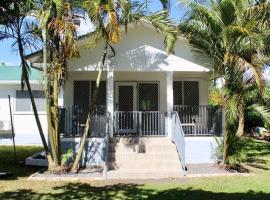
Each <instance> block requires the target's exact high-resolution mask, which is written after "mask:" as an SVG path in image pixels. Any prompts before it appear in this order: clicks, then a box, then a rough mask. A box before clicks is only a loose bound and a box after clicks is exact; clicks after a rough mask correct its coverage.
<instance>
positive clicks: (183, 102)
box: [173, 78, 200, 106]
mask: <svg viewBox="0 0 270 200" xmlns="http://www.w3.org/2000/svg"><path fill="white" fill-rule="evenodd" d="M176 81H181V82H182V84H181V85H182V99H181V100H182V104H181V106H188V105H185V92H184V89H185V88H184V82H189V81H194V82H198V106H200V79H196V78H174V79H173V83H174V82H176ZM173 105H174V106H177V105H178V104H174V102H173Z"/></svg>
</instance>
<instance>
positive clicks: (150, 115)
mask: <svg viewBox="0 0 270 200" xmlns="http://www.w3.org/2000/svg"><path fill="white" fill-rule="evenodd" d="M165 115H166V114H165V112H160V111H128V112H126V111H115V112H114V122H113V123H114V136H165V135H166V134H165Z"/></svg>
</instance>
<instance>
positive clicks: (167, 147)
mask: <svg viewBox="0 0 270 200" xmlns="http://www.w3.org/2000/svg"><path fill="white" fill-rule="evenodd" d="M108 150H109V152H118V151H119V152H138V153H148V152H168V151H176V147H175V145H174V144H163V145H148V144H147V145H132V146H124V145H121V146H120V145H118V146H114V145H109V149H108Z"/></svg>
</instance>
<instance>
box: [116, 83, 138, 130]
mask: <svg viewBox="0 0 270 200" xmlns="http://www.w3.org/2000/svg"><path fill="white" fill-rule="evenodd" d="M115 86H116V88H115V89H116V91H115V93H116V96H115V110H116V114H115V133H116V134H118V135H134V134H136V130H137V126H136V119H137V116H136V113H135V112H133V111H135V110H137V89H136V88H137V83H134V82H118V83H116V84H115Z"/></svg>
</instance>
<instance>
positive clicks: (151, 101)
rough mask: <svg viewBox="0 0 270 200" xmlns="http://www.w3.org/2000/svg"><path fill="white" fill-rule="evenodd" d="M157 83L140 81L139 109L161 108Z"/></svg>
mask: <svg viewBox="0 0 270 200" xmlns="http://www.w3.org/2000/svg"><path fill="white" fill-rule="evenodd" d="M158 93H159V91H158V84H157V83H139V110H140V111H157V110H158V108H159V103H158V100H159V97H158Z"/></svg>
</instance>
